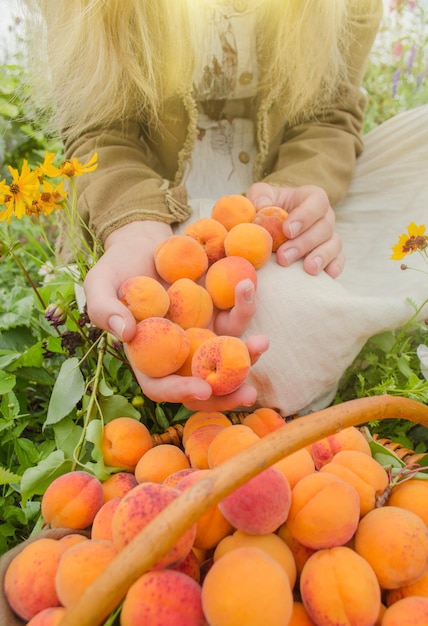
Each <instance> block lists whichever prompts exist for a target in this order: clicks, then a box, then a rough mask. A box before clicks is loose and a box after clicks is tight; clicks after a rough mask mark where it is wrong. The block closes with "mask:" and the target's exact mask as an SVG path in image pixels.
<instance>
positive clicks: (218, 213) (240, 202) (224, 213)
mask: <svg viewBox="0 0 428 626" xmlns="http://www.w3.org/2000/svg"><path fill="white" fill-rule="evenodd" d="M255 214H256V208H255V206H254V204H253V203H252V202H251V200H249V199H248V198H246V197H245V196H242V195H241V194H231V195H228V196H223V197H221V198H219V199H218V200H217V201H216V202H215V204H214V206H213V208H212V210H211V217H212V219H214V220H217V221H218V222H220V223H221V224H223V226H224V227H225V228H226V230H230V229H231V228H233V227H234V226H236V225H237V224H241V223H243V222H252V220H253V219H254V216H255Z"/></svg>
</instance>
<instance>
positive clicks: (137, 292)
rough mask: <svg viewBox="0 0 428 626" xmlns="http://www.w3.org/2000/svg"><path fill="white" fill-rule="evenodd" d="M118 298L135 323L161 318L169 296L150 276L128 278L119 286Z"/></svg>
mask: <svg viewBox="0 0 428 626" xmlns="http://www.w3.org/2000/svg"><path fill="white" fill-rule="evenodd" d="M119 296H120V297H119V299H120V301H121V302H122V303H123V304H124V305H125V306H127V307H128V309H129V310H130V311H131V313H132V315H133V316H134V317H135V319H136V320H137V322H141V320H145V319H146V318H147V317H163V316H164V315H165V313H166V312H167V311H168V307H169V296H168V293H167V291H166V289H165V287H163V285H161V284H160V282H158V281H157V280H155V279H154V278H151V277H150V276H133V277H132V278H128V279H127V280H125V281H124V282H123V283H122V285H121V286H120V289H119Z"/></svg>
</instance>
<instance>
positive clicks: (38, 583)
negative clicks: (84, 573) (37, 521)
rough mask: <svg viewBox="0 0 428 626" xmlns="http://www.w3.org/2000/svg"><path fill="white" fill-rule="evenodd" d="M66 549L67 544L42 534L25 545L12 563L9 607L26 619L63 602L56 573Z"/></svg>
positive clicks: (6, 585)
mask: <svg viewBox="0 0 428 626" xmlns="http://www.w3.org/2000/svg"><path fill="white" fill-rule="evenodd" d="M69 549H70V550H72V549H73V548H69ZM66 551H68V548H67V545H66V544H61V542H59V541H56V540H55V539H50V538H47V537H43V538H40V539H37V540H36V541H33V542H32V543H29V544H28V545H26V546H25V547H24V548H23V549H22V550H21V552H19V553H18V554H17V555H16V556H15V557H14V558H13V559H12V561H11V562H10V563H9V565H8V568H7V570H6V573H5V578H4V592H5V595H6V599H7V601H8V603H9V606H10V607H11V608H12V610H13V611H14V612H15V613H16V614H17V615H18V616H19V617H21V618H22V619H23V620H26V621H28V620H30V619H31V618H32V617H34V616H35V615H36V614H37V613H39V612H40V611H42V610H43V609H47V608H49V607H56V606H59V605H60V600H59V598H58V594H57V591H56V588H55V576H56V572H57V569H58V564H59V562H60V560H61V557H62V556H63V554H64V553H65V552H66Z"/></svg>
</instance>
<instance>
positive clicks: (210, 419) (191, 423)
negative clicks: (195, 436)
mask: <svg viewBox="0 0 428 626" xmlns="http://www.w3.org/2000/svg"><path fill="white" fill-rule="evenodd" d="M211 424H220V425H221V426H232V422H231V421H230V419H229V418H228V417H227V415H225V414H224V413H221V412H220V411H196V413H192V415H190V417H188V418H187V420H186V422H185V424H184V426H183V434H182V437H181V441H182V443H183V445H184V446H185V445H186V442H187V439H188V438H189V436H190V435H191V434H192V433H193V432H194V431H195V430H196V429H198V428H199V427H200V426H209V425H211Z"/></svg>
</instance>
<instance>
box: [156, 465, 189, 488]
mask: <svg viewBox="0 0 428 626" xmlns="http://www.w3.org/2000/svg"><path fill="white" fill-rule="evenodd" d="M193 472H197V469H196V468H195V467H188V468H186V469H182V470H178V472H173V473H172V474H169V476H167V477H166V478H165V479H164V480H163V481H162V482H163V484H164V485H168V487H175V486H176V485H177V483H179V482H180V480H181V479H182V478H184V477H185V476H188V475H189V474H192V473H193Z"/></svg>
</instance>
